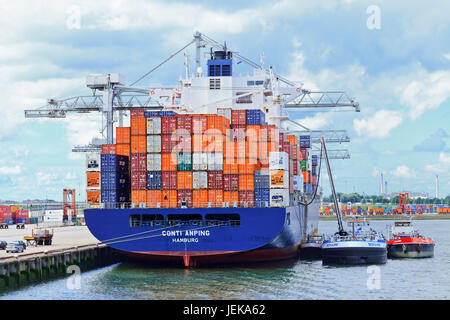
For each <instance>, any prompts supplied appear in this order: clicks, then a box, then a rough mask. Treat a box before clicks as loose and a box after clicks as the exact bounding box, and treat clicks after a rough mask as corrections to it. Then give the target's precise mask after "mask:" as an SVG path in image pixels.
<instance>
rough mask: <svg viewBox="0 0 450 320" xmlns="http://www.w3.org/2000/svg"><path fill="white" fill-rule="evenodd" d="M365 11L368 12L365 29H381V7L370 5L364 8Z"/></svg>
mask: <svg viewBox="0 0 450 320" xmlns="http://www.w3.org/2000/svg"><path fill="white" fill-rule="evenodd" d="M366 13H367V14H370V16H369V17H368V18H367V21H366V25H367V29H369V30H373V29H377V30H380V29H381V9H380V7H379V6H376V5H371V6H368V7H367V9H366Z"/></svg>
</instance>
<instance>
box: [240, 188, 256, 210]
mask: <svg viewBox="0 0 450 320" xmlns="http://www.w3.org/2000/svg"><path fill="white" fill-rule="evenodd" d="M239 206H240V207H254V206H255V195H254V192H253V191H239Z"/></svg>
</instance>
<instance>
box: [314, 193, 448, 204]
mask: <svg viewBox="0 0 450 320" xmlns="http://www.w3.org/2000/svg"><path fill="white" fill-rule="evenodd" d="M336 195H337V197H338V199H339V201H340V202H341V203H343V204H346V203H348V202H351V203H361V204H366V205H370V204H375V203H377V204H386V205H388V204H398V196H395V197H394V198H391V199H389V198H386V197H383V196H376V195H360V194H359V193H342V192H337V193H336ZM323 202H333V196H332V195H329V196H328V197H324V198H323ZM409 204H444V205H450V196H447V197H445V198H416V199H409Z"/></svg>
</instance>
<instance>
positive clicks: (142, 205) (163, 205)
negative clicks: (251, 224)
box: [90, 201, 270, 209]
mask: <svg viewBox="0 0 450 320" xmlns="http://www.w3.org/2000/svg"><path fill="white" fill-rule="evenodd" d="M90 207H91V208H101V209H167V208H267V207H270V203H269V202H267V201H256V202H253V201H239V202H236V201H234V202H220V201H217V202H191V201H190V202H188V203H183V204H180V203H179V202H157V203H148V202H104V203H101V204H100V205H96V206H90Z"/></svg>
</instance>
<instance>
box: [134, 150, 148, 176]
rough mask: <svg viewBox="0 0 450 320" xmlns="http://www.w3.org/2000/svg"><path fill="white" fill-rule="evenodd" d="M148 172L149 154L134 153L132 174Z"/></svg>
mask: <svg viewBox="0 0 450 320" xmlns="http://www.w3.org/2000/svg"><path fill="white" fill-rule="evenodd" d="M137 171H144V172H145V171H147V154H145V153H134V154H132V155H131V172H137Z"/></svg>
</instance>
